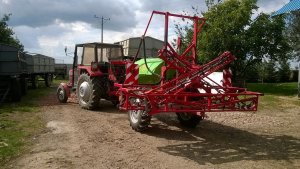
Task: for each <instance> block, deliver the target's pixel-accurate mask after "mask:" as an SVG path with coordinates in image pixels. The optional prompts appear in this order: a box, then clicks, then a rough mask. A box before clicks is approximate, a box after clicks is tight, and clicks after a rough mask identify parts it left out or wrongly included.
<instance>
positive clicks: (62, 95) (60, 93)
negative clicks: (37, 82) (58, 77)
mask: <svg viewBox="0 0 300 169" xmlns="http://www.w3.org/2000/svg"><path fill="white" fill-rule="evenodd" d="M56 95H57V99H58V101H59V102H60V103H66V102H67V100H68V95H67V92H66V90H65V88H64V86H63V85H59V86H58V88H57V92H56Z"/></svg>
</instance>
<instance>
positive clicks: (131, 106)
mask: <svg viewBox="0 0 300 169" xmlns="http://www.w3.org/2000/svg"><path fill="white" fill-rule="evenodd" d="M154 14H158V15H164V16H165V36H164V40H165V41H164V44H165V45H164V47H163V49H162V50H160V51H159V57H160V58H161V59H163V60H164V62H165V64H166V66H165V67H164V70H169V69H173V70H175V71H176V72H177V76H176V77H175V78H173V79H172V80H169V81H167V80H166V73H163V72H162V80H161V83H160V84H159V85H152V86H150V85H148V86H147V85H126V84H115V86H117V87H119V90H118V94H119V96H120V97H119V98H120V109H122V110H145V112H147V113H148V114H150V115H153V114H157V113H164V112H186V113H195V114H196V113H197V114H199V112H200V115H201V116H204V113H205V112H221V111H256V110H257V106H258V97H259V95H262V94H261V93H256V92H250V91H247V90H246V89H245V88H237V87H226V86H221V85H219V84H217V83H216V82H214V81H213V79H210V78H208V75H210V74H211V73H213V72H216V71H218V70H221V69H223V68H225V67H226V66H227V65H229V64H230V63H231V62H233V61H234V59H235V56H233V55H232V54H231V53H230V52H224V53H223V54H222V55H220V56H218V57H217V58H215V59H214V60H212V61H210V62H209V63H207V64H204V65H197V64H196V59H197V54H196V47H197V36H198V33H199V32H200V31H201V29H202V28H203V26H204V24H205V21H206V20H205V19H204V18H199V17H197V16H185V15H178V14H172V13H168V12H159V11H153V12H152V14H151V17H150V20H149V22H148V24H147V27H146V30H145V32H144V34H143V36H145V35H146V33H147V30H148V28H149V25H150V23H151V20H152V17H153V15H154ZM169 17H180V18H185V19H190V20H192V21H193V22H194V35H193V39H192V42H191V43H190V44H189V45H188V46H187V48H186V49H185V51H184V52H183V53H182V54H179V53H177V52H176V51H175V49H174V48H173V47H172V46H171V45H170V44H169V43H168V25H169ZM190 54H191V55H192V56H188V55H190ZM205 78H207V79H209V80H210V81H212V82H213V83H215V84H216V85H211V84H209V83H208V82H206V81H205ZM212 91H215V92H214V93H213V92H212Z"/></svg>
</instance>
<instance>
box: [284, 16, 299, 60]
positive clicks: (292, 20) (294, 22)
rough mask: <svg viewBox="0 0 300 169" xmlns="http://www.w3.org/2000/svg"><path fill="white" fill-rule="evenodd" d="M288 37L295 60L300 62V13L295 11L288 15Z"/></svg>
mask: <svg viewBox="0 0 300 169" xmlns="http://www.w3.org/2000/svg"><path fill="white" fill-rule="evenodd" d="M287 23H288V24H287V27H288V29H287V35H288V37H289V40H290V41H289V42H290V44H291V47H292V49H293V51H292V52H291V55H292V57H293V58H295V59H297V60H298V61H300V11H294V12H292V13H291V15H288V22H287Z"/></svg>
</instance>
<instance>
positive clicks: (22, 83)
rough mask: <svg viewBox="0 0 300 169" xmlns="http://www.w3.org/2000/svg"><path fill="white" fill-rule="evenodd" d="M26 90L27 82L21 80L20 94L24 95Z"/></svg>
mask: <svg viewBox="0 0 300 169" xmlns="http://www.w3.org/2000/svg"><path fill="white" fill-rule="evenodd" d="M27 90H28V81H27V79H26V78H24V77H23V78H21V92H22V95H26V94H27Z"/></svg>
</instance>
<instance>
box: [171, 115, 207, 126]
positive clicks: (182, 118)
mask: <svg viewBox="0 0 300 169" xmlns="http://www.w3.org/2000/svg"><path fill="white" fill-rule="evenodd" d="M176 115H177V119H178V120H179V122H180V124H181V125H182V126H184V127H188V128H196V126H197V125H198V124H199V123H200V121H201V120H203V118H202V117H201V116H198V115H196V114H191V113H176Z"/></svg>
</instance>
